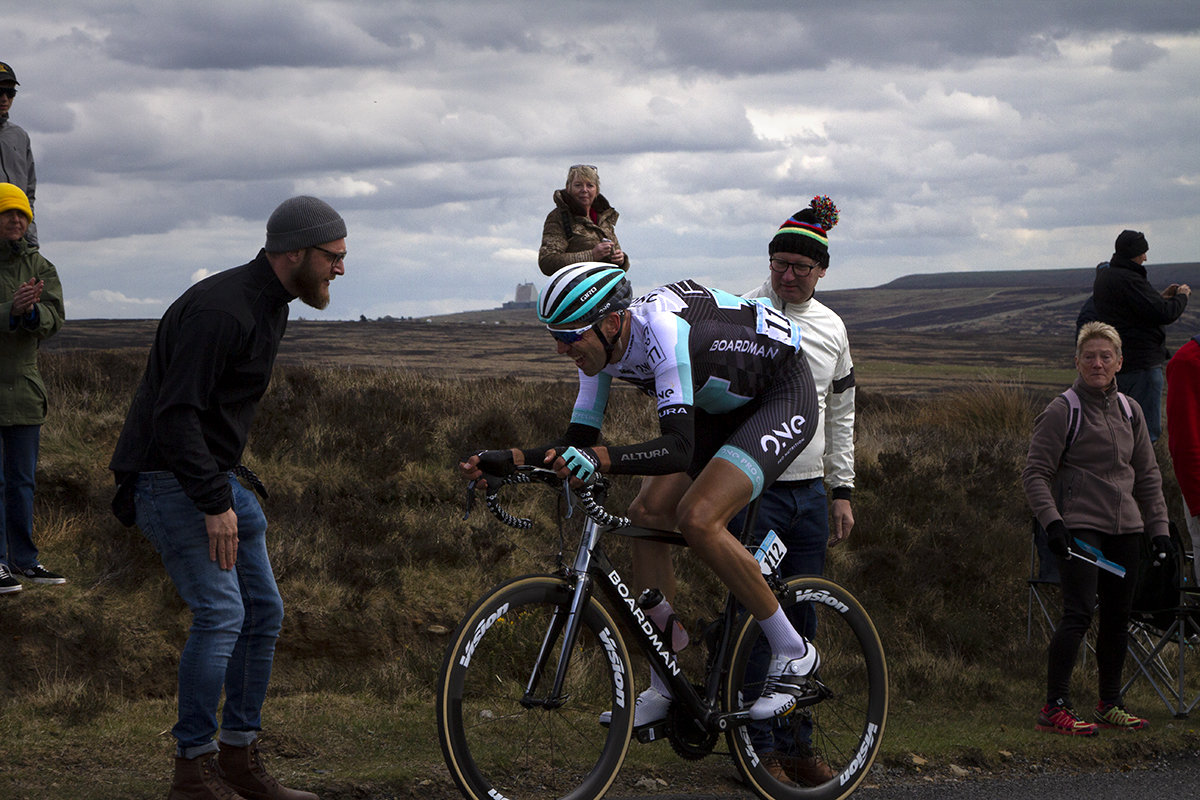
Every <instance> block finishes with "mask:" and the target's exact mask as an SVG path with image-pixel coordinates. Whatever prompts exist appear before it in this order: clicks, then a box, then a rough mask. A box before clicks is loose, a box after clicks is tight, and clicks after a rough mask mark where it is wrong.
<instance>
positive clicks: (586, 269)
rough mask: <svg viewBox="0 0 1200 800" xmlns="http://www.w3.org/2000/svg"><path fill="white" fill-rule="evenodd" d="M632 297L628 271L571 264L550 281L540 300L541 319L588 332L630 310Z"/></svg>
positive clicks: (598, 264)
mask: <svg viewBox="0 0 1200 800" xmlns="http://www.w3.org/2000/svg"><path fill="white" fill-rule="evenodd" d="M632 297H633V287H631V286H630V285H629V279H628V278H626V277H625V271H624V270H621V269H618V268H617V267H614V266H613V265H612V264H605V263H603V262H599V261H585V262H582V263H580V264H571V265H570V266H568V267H563V268H562V269H560V270H559V271H558V272H555V273H554V274H553V275H551V276H550V280H548V281H546V286H545V287H544V288H543V289H542V293H541V295H540V296H539V297H538V319H540V320H541V321H542V322H543V323H545V324H546V325H553V326H555V327H561V326H566V325H570V326H572V327H575V328H586V327H587V326H589V325H592V324H594V323H596V322H598V321H599V320H602V319H604V317H605V316H607V315H608V314H611V313H612V312H614V311H621V310H623V309H626V308H629V303H630V300H631V299H632Z"/></svg>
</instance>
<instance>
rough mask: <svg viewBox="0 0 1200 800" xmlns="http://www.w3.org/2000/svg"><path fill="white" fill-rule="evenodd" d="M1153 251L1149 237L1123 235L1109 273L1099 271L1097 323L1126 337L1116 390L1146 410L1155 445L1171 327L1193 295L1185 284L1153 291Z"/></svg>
mask: <svg viewBox="0 0 1200 800" xmlns="http://www.w3.org/2000/svg"><path fill="white" fill-rule="evenodd" d="M1149 250H1150V245H1149V244H1147V243H1146V237H1145V236H1144V235H1142V234H1141V233H1139V232H1138V231H1130V230H1125V231H1121V235H1120V236H1118V237H1117V242H1116V252H1114V253H1113V256H1112V258H1111V259H1109V262H1108V268H1107V269H1098V270H1096V280H1095V283H1094V284H1093V285H1092V296H1093V297H1094V298H1095V302H1096V319H1098V320H1100V321H1101V322H1107V323H1108V324H1109V325H1112V326H1113V327H1114V328H1116V329H1117V332H1118V333H1119V334H1121V342H1122V343H1123V347H1124V351H1125V366H1123V367H1122V368H1121V371H1120V372H1119V373H1118V374H1117V388H1119V389H1120V390H1121V391H1122V392H1124V393H1125V394H1126V395H1128V396H1129V397H1131V398H1133V399H1134V400H1136V401H1137V403H1138V405H1140V406H1141V407H1142V412H1143V413H1144V414H1145V415H1146V428H1147V431H1148V432H1149V433H1150V441H1151V442H1154V441H1156V440H1157V439H1158V436H1159V434H1160V433H1162V392H1163V364H1164V363H1165V362H1166V360H1167V347H1166V341H1167V327H1166V326H1167V325H1169V324H1171V323H1172V322H1174V321H1175V320H1177V319H1179V316H1180V315H1181V314H1183V310H1184V309H1185V308H1187V299H1188V295H1190V294H1191V293H1192V290H1191V288H1189V287H1188V285H1187V284H1186V283H1185V284H1171V285H1170V286H1168V287H1167V288H1166V289H1164V290H1163V291H1162V292H1159V291H1157V290H1156V289H1155V288H1154V287H1153V286H1151V285H1150V281H1149V279H1148V278H1147V277H1146V267H1145V264H1146V253H1147V252H1149Z"/></svg>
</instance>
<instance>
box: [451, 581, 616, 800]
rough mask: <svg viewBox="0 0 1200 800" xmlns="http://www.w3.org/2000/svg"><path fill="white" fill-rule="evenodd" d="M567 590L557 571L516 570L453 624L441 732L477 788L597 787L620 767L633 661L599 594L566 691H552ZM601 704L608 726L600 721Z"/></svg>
mask: <svg viewBox="0 0 1200 800" xmlns="http://www.w3.org/2000/svg"><path fill="white" fill-rule="evenodd" d="M571 590H572V587H571V585H570V583H569V582H568V581H567V579H565V578H561V577H558V576H551V575H529V576H525V577H521V578H515V579H513V580H511V581H508V582H507V583H504V584H501V585H500V586H498V587H496V588H495V589H494V590H492V592H490V593H489V594H488V595H487V596H486V597H484V598H483V599H482V600H480V601H479V602H478V603H476V604H475V606H474V607H473V608H472V609H471V610H470V611H469V612H468V613H467V616H466V617H464V619H463V621H462V623H461V624H460V625H459V627H458V630H456V631H455V632H454V638H453V641H452V643H451V645H450V648H449V650H448V651H447V653H446V659H445V662H444V663H443V665H442V671H441V674H440V676H439V679H438V707H437V722H438V736H439V738H440V739H441V744H442V754H443V755H444V757H445V759H446V765H447V766H448V767H449V768H450V774H451V776H452V777H453V778H454V782H455V783H457V784H458V787H459V789H461V790H462V792H463V794H464V795H465V796H466V797H468V798H472V800H492V799H493V798H495V797H504V798H507V799H508V800H525V799H526V798H539V799H540V798H569V800H585V798H596V797H600V796H601V795H603V794H604V793H605V792H606V791H607V790H608V788H609V786H611V785H612V781H613V779H614V778H615V777H616V774H617V771H618V770H619V769H620V768H621V762H622V761H623V760H624V758H625V753H626V750H627V749H628V747H629V739H630V735H631V733H632V731H633V699H634V696H633V694H632V690H633V683H632V671H631V665H630V661H629V653H628V652H627V650H626V647H625V643H624V641H623V640H622V639H621V637H620V635H619V633H618V630H617V626H616V624H615V623H614V622H613V619H612V617H611V616H610V615H609V613H608V612H607V611H606V610H605V609H604V607H603V606H601V605H600V603H599V602H597V601H596V599H595V598H591V599H589V601H588V602H587V603H586V604H585V605H584V608H583V620H582V621H583V624H582V625H581V626H580V628H579V634H578V636H577V638H576V640H575V644H574V647H573V649H572V651H571V658H570V664H569V667H568V669H567V674H566V679H565V682H564V684H563V689H562V692H561V693H560V695H559V696H558V697H550V694H551V692H552V687H553V684H554V679H555V674H556V672H557V670H558V663H559V654H560V653H561V650H562V638H563V632H564V628H565V624H566V620H567V615H568V611H569V610H570V606H571V599H572V596H573V595H572V591H571ZM535 676H536V677H535ZM531 680H532V683H533V685H532V687H531V688H530V684H531ZM605 711H611V712H612V721H611V723H610V724H609V725H608V727H604V726H601V725H600V722H599V717H600V714H601V713H602V712H605Z"/></svg>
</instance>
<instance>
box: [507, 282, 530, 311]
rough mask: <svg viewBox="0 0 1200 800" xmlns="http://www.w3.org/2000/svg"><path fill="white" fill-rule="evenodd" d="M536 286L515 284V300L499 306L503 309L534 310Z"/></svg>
mask: <svg viewBox="0 0 1200 800" xmlns="http://www.w3.org/2000/svg"><path fill="white" fill-rule="evenodd" d="M537 296H538V293H537V286H535V285H534V284H532V283H518V284H517V299H516V300H514V301H512V302H510V303H505V304H504V305H503V306H501V307H502V308H504V309H508V310H511V309H514V308H534V307H536V306H537Z"/></svg>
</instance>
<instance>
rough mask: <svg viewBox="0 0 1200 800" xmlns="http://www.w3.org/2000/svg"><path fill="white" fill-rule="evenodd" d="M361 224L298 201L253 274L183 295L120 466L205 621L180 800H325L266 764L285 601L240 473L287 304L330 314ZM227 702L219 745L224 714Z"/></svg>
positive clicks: (129, 498) (186, 702)
mask: <svg viewBox="0 0 1200 800" xmlns="http://www.w3.org/2000/svg"><path fill="white" fill-rule="evenodd" d="M345 237H346V223H345V222H344V221H343V220H342V218H341V216H339V215H338V213H337V212H336V211H334V210H333V208H331V207H330V206H329V204H327V203H325V202H324V201H321V200H318V199H317V198H315V197H293V198H291V199H290V200H285V201H284V202H283V203H282V204H280V206H279V207H278V208H276V209H275V211H274V213H272V214H271V217H270V219H269V220H268V221H267V242H266V247H265V248H263V250H261V251H260V252H259V254H258V256H257V257H256V258H255V259H254V260H253V261H251V262H250V263H249V264H244V265H242V266H240V267H235V268H233V269H230V270H227V271H225V272H220V273H217V274H216V275H213V276H211V277H208V278H205V279H204V280H202V281H200V282H199V283H197V284H196V285H194V286H192V287H191V288H190V289H188V290H187V291H186V292H184V293H183V294H182V295H181V296H180V297H179V299H178V300H176V301H175V302H174V303H173V304H172V305H171V307H170V308H169V309H167V313H166V314H164V315H163V318H162V321H161V322H160V323H159V326H158V333H157V335H156V337H155V341H154V345H153V346H152V347H151V350H150V357H149V360H148V362H147V364H146V372H145V374H144V375H143V376H142V381H141V384H140V385H139V386H138V389H137V392H136V394H135V395H134V398H133V404H132V405H131V406H130V409H129V413H128V415H127V416H126V418H125V427H124V429H123V430H122V431H121V437H120V439H119V440H118V442H117V449H116V452H115V453H114V454H113V458H112V462H111V463H110V464H109V468H110V469H111V470H112V471H113V472H114V473H115V475H116V478H117V487H118V488H117V495H116V497H115V499H114V500H113V512H114V513H115V514H116V515H117V517H118V518H119V519H121V521H122V522H124V523H125V524H126V525H132V524H134V523H135V522H136V524H137V526H138V528H139V529H140V530H141V532H142V534H143V535H144V536H145V537H146V538H147V539H149V540H150V542H151V543H152V544H153V545H154V547H155V549H156V550H157V551H158V553H159V555H160V556H161V557H162V561H163V564H164V566H166V568H167V573H168V574H169V575H170V576H171V580H172V581H173V582H174V583H175V587H176V589H177V590H178V591H179V594H180V596H181V597H182V598H183V600H184V601H185V602H186V603H187V604H188V607H189V608H190V609H191V611H192V627H191V631H190V632H189V634H188V640H187V644H186V645H185V646H184V648H183V654H182V656H181V658H180V661H179V717H178V722H177V723H176V724H175V727H174V728H172V731H171V732H172V733H173V734H174V736H175V739H176V742H177V746H176V752H175V756H176V757H175V778H174V781H173V783H172V785H171V792H170V794H169V795H168V800H216V798H221V800H236V799H237V798H249V799H251V800H260V798H275V799H277V800H317V796H316V795H314V794H312V793H310V792H301V791H296V790H294V789H289V788H287V787H285V786H282V785H280V783H279V782H278V781H277V780H275V779H274V778H273V777H271V775H270V774H269V773H268V772H267V771H266V770H265V768H264V767H263V764H262V760H261V759H260V757H259V753H258V746H257V741H258V733H259V731H260V730H261V729H262V705H263V700H264V699H265V697H266V693H267V685H268V683H269V682H270V677H271V665H272V662H273V660H274V655H275V640H276V639H277V638H278V636H279V631H280V629H281V626H282V622H283V601H282V599H281V598H280V596H279V590H278V588H277V587H276V585H275V576H274V574H273V572H272V570H271V563H270V560H269V559H268V556H267V547H266V530H267V520H266V517H265V516H264V515H263V511H262V508H261V507H260V506H259V504H258V500H257V499H256V498H255V496H254V493H253V492H252V491H250V490H249V489H246V488H245V487H243V486H242V485H241V484H240V483H239V482H238V480H237V478H238V477H239V476H240V477H243V478H246V479H247V481H249V482H250V483H251V485H252V486H253V487H254V488H255V489H256V490H257V491H258V492H259V493H260V494H262V495H263V496H264V497H265V496H266V490H265V489H264V488H263V486H262V483H261V482H260V481H259V480H258V478H257V476H255V475H254V474H253V473H251V472H250V471H249V470H247V469H246V468H245V467H244V466H242V465H241V457H242V452H243V451H244V450H245V447H246V436H247V433H248V432H249V429H250V423H251V421H252V420H253V419H254V412H255V409H256V408H257V407H258V402H259V400H260V399H262V396H263V394H264V392H266V390H267V384H268V383H269V382H270V380H271V370H272V368H273V366H274V363H275V355H276V353H277V352H278V350H279V342H280V339H282V338H283V332H284V328H285V327H286V326H287V318H288V303H290V302H291V301H292V300H293V299H295V298H297V297H299V298H300V299H301V300H302V301H303V302H304V303H306V304H308V305H310V306H312V307H314V308H325V307H326V306H327V305H328V304H329V283H330V282H331V281H332V280H334V279H335V278H336V277H337V276H338V275H342V274H343V273H344V272H345V270H344V269H343V261H344V259H345V256H346V238H345ZM222 689H224V692H225V706H224V710H223V712H222V718H221V725H220V735H219V737H217V738H214V737H216V736H217V708H218V705H219V704H220V700H221V691H222Z"/></svg>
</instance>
